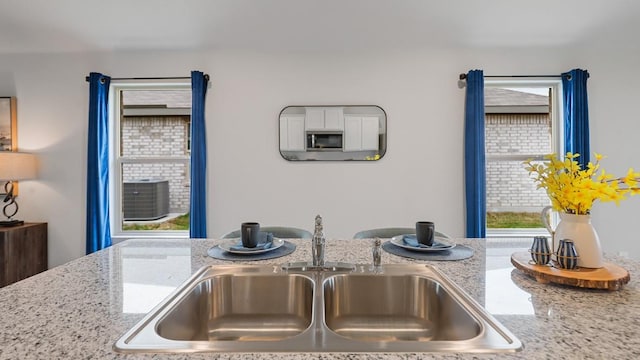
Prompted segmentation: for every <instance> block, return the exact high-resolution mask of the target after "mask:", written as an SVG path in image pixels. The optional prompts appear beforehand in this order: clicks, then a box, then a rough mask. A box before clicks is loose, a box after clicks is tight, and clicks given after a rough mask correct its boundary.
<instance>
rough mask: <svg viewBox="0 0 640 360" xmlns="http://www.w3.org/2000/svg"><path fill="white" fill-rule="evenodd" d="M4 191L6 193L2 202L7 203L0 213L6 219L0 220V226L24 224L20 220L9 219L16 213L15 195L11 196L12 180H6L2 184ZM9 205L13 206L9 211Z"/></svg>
mask: <svg viewBox="0 0 640 360" xmlns="http://www.w3.org/2000/svg"><path fill="white" fill-rule="evenodd" d="M4 192H5V193H6V195H5V197H4V199H3V200H2V202H3V203H8V204H6V205H5V206H4V207H3V208H2V213H3V214H4V216H5V217H6V218H7V220H3V221H0V226H3V227H10V226H18V225H22V224H24V221H22V220H16V219H11V218H12V217H13V216H15V214H17V213H18V203H17V202H16V199H15V197H14V196H13V182H11V181H7V182H6V183H5V184H4ZM11 206H13V207H14V208H13V211H10V208H11Z"/></svg>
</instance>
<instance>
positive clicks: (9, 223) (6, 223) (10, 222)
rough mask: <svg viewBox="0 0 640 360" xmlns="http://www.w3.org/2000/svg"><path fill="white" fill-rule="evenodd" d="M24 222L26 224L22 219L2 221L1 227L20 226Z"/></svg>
mask: <svg viewBox="0 0 640 360" xmlns="http://www.w3.org/2000/svg"><path fill="white" fill-rule="evenodd" d="M22 224H24V221H22V220H7V221H0V227H12V226H19V225H22Z"/></svg>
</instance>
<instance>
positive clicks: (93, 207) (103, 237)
mask: <svg viewBox="0 0 640 360" xmlns="http://www.w3.org/2000/svg"><path fill="white" fill-rule="evenodd" d="M110 82H111V78H110V77H109V76H105V75H102V74H99V73H93V72H92V73H91V74H90V75H89V132H88V148H87V224H86V226H87V249H86V251H87V254H91V253H92V252H95V251H98V250H101V249H104V248H106V247H109V246H111V226H110V224H109V132H108V129H109V117H108V110H107V109H108V103H109V83H110Z"/></svg>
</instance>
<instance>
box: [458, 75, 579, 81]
mask: <svg viewBox="0 0 640 360" xmlns="http://www.w3.org/2000/svg"><path fill="white" fill-rule="evenodd" d="M567 76H569V78H571V75H570V74H567ZM484 77H486V78H559V77H562V75H484ZM466 78H467V74H460V80H465V79H466Z"/></svg>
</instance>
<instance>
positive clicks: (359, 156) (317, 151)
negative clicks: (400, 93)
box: [280, 105, 387, 161]
mask: <svg viewBox="0 0 640 360" xmlns="http://www.w3.org/2000/svg"><path fill="white" fill-rule="evenodd" d="M386 151H387V114H386V113H385V111H384V110H383V109H382V108H381V107H379V106H376V105H329V106H287V107H285V108H284V109H282V111H281V112H280V155H282V157H283V158H284V159H286V160H289V161H302V160H329V161H345V160H362V161H368V160H370V161H376V160H379V159H381V158H382V157H383V156H384V154H385V152H386Z"/></svg>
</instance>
